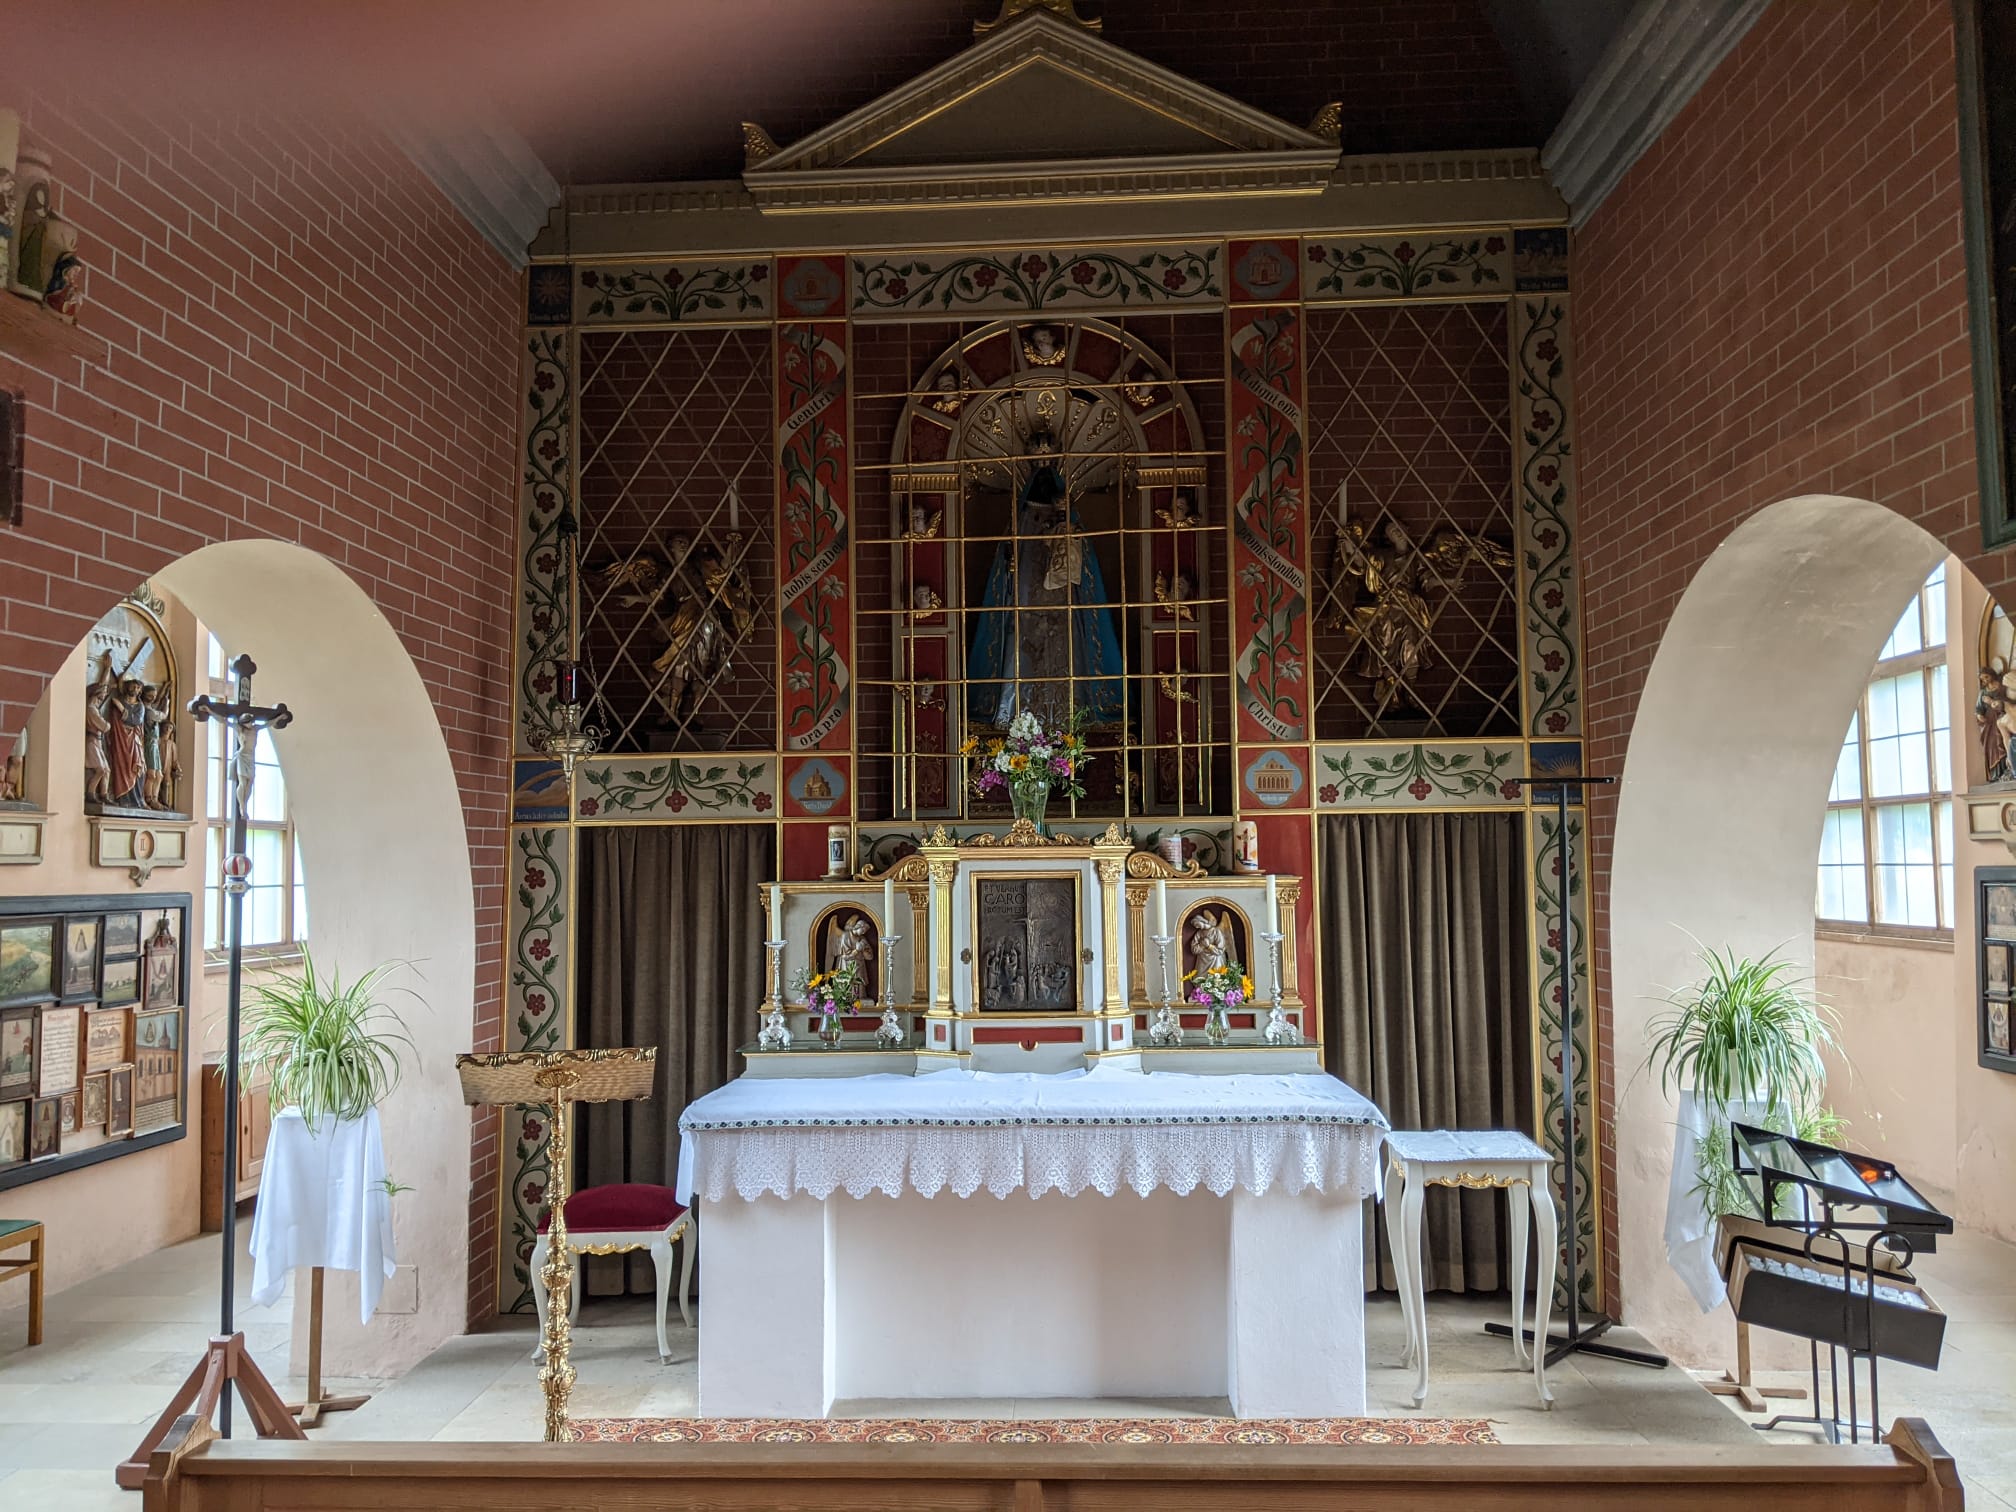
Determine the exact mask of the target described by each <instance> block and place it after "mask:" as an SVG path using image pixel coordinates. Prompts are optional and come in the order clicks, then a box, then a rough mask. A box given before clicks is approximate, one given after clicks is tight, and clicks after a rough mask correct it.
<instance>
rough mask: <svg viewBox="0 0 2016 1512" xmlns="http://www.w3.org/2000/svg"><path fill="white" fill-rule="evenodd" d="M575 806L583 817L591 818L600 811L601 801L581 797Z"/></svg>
mask: <svg viewBox="0 0 2016 1512" xmlns="http://www.w3.org/2000/svg"><path fill="white" fill-rule="evenodd" d="M575 807H576V809H577V810H578V811H579V812H580V815H581V817H582V818H583V819H593V818H594V817H595V816H596V815H597V814H599V813H601V812H602V804H601V801H600V800H599V799H595V798H583V799H582V800H581V801H580V803H578V804H576V805H575Z"/></svg>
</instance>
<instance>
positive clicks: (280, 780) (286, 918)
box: [203, 635, 308, 955]
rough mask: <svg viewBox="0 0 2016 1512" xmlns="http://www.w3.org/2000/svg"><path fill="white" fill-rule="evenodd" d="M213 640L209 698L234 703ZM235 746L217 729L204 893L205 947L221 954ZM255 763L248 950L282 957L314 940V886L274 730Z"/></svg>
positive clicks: (226, 666)
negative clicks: (230, 752) (228, 770)
mask: <svg viewBox="0 0 2016 1512" xmlns="http://www.w3.org/2000/svg"><path fill="white" fill-rule="evenodd" d="M209 640H210V651H209V673H210V695H211V697H213V698H229V697H230V695H231V685H230V682H229V680H228V679H229V677H230V657H229V655H228V654H227V653H226V652H225V650H224V647H223V645H222V644H221V643H219V641H218V639H217V637H216V636H214V635H213V636H211V637H210V638H209ZM228 743H229V742H228V737H227V736H226V734H225V732H224V731H223V730H222V729H218V728H212V730H211V731H210V753H209V760H208V761H207V762H206V763H205V778H206V782H205V789H204V790H205V792H206V794H207V806H206V807H205V809H204V814H205V817H206V818H207V819H208V821H209V824H208V833H207V836H206V843H205V847H204V853H205V860H204V868H203V886H204V888H205V890H206V892H207V893H208V907H207V908H206V909H205V911H204V940H203V944H204V947H205V948H206V949H207V950H209V951H211V952H213V953H217V954H221V953H222V952H223V951H224V950H225V949H226V948H227V947H228V946H229V944H230V941H229V940H227V939H226V938H225V934H224V920H225V895H224V852H225V849H226V847H227V846H228V845H229V844H230V841H231V797H230V793H231V790H230V787H229V786H228V784H227V783H226V781H225V771H224V763H225V759H226V755H227V747H228ZM254 761H255V763H256V765H257V768H258V770H257V771H256V772H255V773H254V774H253V779H252V811H251V813H250V814H248V815H247V816H246V829H245V849H246V853H247V854H248V855H250V856H251V858H252V885H251V887H250V888H249V889H248V890H247V891H246V894H245V948H246V949H248V950H254V949H257V950H264V951H270V952H272V953H273V954H276V955H280V954H286V953H287V952H288V951H289V950H292V949H295V948H297V947H299V945H300V944H301V942H302V941H304V940H306V939H307V938H308V883H307V877H306V875H305V873H303V871H302V869H301V842H300V841H299V839H297V838H296V836H295V834H294V812H293V808H292V806H291V805H290V804H289V802H288V799H287V774H286V772H284V771H283V770H282V769H281V766H280V756H279V753H278V752H277V751H275V750H274V748H273V737H272V735H271V734H270V733H269V732H268V731H265V730H261V731H260V732H259V744H258V747H257V749H256V752H255V754H254Z"/></svg>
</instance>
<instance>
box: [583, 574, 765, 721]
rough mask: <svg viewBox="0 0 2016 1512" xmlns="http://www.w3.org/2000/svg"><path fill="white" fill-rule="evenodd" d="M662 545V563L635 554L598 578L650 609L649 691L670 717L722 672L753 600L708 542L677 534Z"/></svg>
mask: <svg viewBox="0 0 2016 1512" xmlns="http://www.w3.org/2000/svg"><path fill="white" fill-rule="evenodd" d="M669 544H670V554H671V557H672V566H671V567H670V568H669V569H667V567H666V566H665V565H664V564H663V563H661V562H660V561H659V560H658V559H657V558H656V557H654V556H650V555H648V554H640V555H638V556H633V557H631V558H629V559H628V560H626V561H622V562H618V563H616V564H615V565H613V566H611V567H610V568H608V569H607V570H606V572H605V573H604V578H603V581H604V583H605V585H606V587H607V589H608V590H609V591H611V592H614V593H616V594H617V595H618V597H617V602H618V603H619V604H621V605H622V606H623V607H624V608H627V609H639V610H642V611H643V612H644V613H645V614H647V615H649V616H650V618H651V619H652V620H653V621H654V622H655V623H656V625H657V627H658V632H659V634H660V635H661V636H662V637H663V638H664V640H665V648H664V649H663V650H662V651H660V652H659V653H658V655H657V657H656V658H655V659H654V660H653V661H652V663H651V670H652V672H654V673H655V674H657V677H658V681H657V683H656V684H655V685H654V686H653V689H652V695H653V697H655V698H656V699H657V701H658V704H659V706H660V707H661V708H662V709H663V710H664V711H665V714H666V717H667V718H669V719H671V720H673V721H674V722H675V723H676V722H681V721H684V720H685V719H687V718H688V717H689V716H690V715H691V713H692V709H693V703H694V701H695V700H696V699H697V698H698V697H699V695H700V694H701V692H702V691H703V690H705V689H706V688H707V687H708V686H709V685H711V684H712V683H713V682H714V681H715V679H717V678H719V677H720V676H721V674H722V673H724V672H726V671H727V670H728V667H729V663H730V661H731V659H732V658H733V656H734V653H735V649H736V648H737V647H738V646H740V645H741V644H742V642H743V640H745V639H746V638H747V637H748V634H749V632H750V630H751V629H753V628H754V627H755V623H756V601H755V596H754V595H753V594H752V593H751V592H750V589H749V583H748V580H747V579H746V578H745V577H743V575H742V573H741V572H740V570H739V569H738V568H737V567H736V566H735V565H734V564H732V563H730V562H727V561H724V560H723V559H722V557H721V555H720V553H719V552H717V551H716V550H715V549H714V548H713V547H712V546H706V545H702V546H689V545H688V543H687V542H686V540H685V538H684V537H674V538H673V540H672V541H671V542H670V543H669Z"/></svg>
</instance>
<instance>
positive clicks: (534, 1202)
mask: <svg viewBox="0 0 2016 1512" xmlns="http://www.w3.org/2000/svg"><path fill="white" fill-rule="evenodd" d="M518 1195H519V1196H521V1197H523V1198H524V1199H525V1206H527V1207H537V1206H539V1204H540V1203H542V1202H544V1201H545V1200H546V1183H545V1182H543V1181H528V1182H526V1183H525V1185H524V1186H523V1187H521V1188H520V1189H519V1192H518Z"/></svg>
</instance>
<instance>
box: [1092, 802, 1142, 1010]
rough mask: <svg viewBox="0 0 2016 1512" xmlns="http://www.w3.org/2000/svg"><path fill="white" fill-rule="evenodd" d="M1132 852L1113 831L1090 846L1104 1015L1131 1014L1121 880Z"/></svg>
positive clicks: (1126, 841) (1127, 842) (1130, 844)
mask: <svg viewBox="0 0 2016 1512" xmlns="http://www.w3.org/2000/svg"><path fill="white" fill-rule="evenodd" d="M1133 849H1134V842H1133V840H1132V839H1131V838H1126V837H1122V836H1120V835H1118V834H1117V833H1116V832H1114V831H1112V830H1110V829H1109V830H1108V832H1107V834H1106V835H1105V836H1104V837H1103V838H1102V839H1100V840H1097V841H1095V842H1094V843H1093V846H1092V855H1093V865H1094V867H1095V869H1096V870H1097V871H1098V873H1099V922H1100V943H1101V946H1102V948H1103V949H1104V951H1105V958H1106V981H1105V991H1104V992H1103V993H1102V994H1101V996H1102V997H1103V999H1104V1001H1102V1002H1101V1003H1100V1005H1099V1006H1100V1008H1101V1009H1102V1010H1104V1011H1105V1012H1107V1013H1119V1012H1132V1011H1133V1010H1132V1009H1130V1008H1129V1007H1128V1006H1127V994H1126V991H1125V989H1124V988H1123V987H1122V985H1121V977H1120V919H1121V908H1122V905H1121V898H1120V880H1121V878H1122V876H1123V875H1124V874H1125V872H1126V866H1127V855H1128V852H1130V851H1132V850H1133ZM1105 1032H1106V1031H1105V1030H1103V1029H1102V1030H1100V1034H1101V1035H1102V1039H1101V1041H1100V1045H1101V1048H1102V1049H1103V1048H1104V1047H1105V1043H1106V1042H1105V1040H1104V1038H1103V1036H1104V1034H1105Z"/></svg>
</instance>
